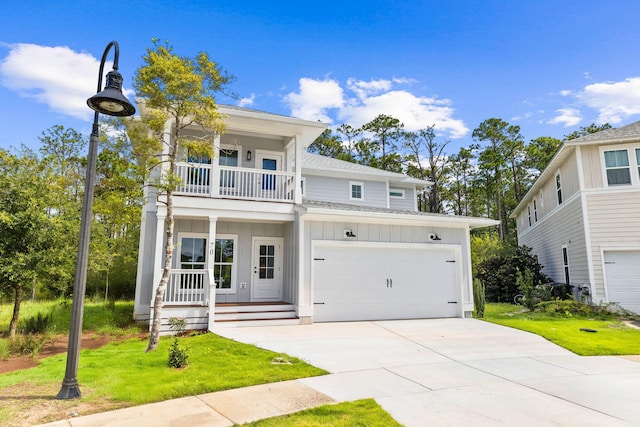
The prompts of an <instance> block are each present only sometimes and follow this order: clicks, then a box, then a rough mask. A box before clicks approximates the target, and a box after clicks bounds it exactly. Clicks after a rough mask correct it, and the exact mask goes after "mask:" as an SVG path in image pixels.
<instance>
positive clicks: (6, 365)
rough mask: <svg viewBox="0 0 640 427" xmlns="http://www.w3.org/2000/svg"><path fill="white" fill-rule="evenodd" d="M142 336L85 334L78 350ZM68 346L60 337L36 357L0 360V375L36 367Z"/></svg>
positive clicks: (65, 338)
mask: <svg viewBox="0 0 640 427" xmlns="http://www.w3.org/2000/svg"><path fill="white" fill-rule="evenodd" d="M144 336H146V334H138V335H128V336H123V337H113V336H109V335H99V334H96V333H85V334H82V339H81V343H80V349H82V350H85V349H95V348H100V347H102V346H105V345H107V344H109V343H110V342H114V341H122V340H125V339H129V338H137V337H140V338H142V337H144ZM68 344H69V337H68V336H66V335H60V336H58V337H56V338H55V339H54V341H53V342H51V343H49V344H47V345H45V347H44V348H43V349H42V350H41V351H40V354H39V355H38V356H36V357H31V356H14V357H10V358H9V359H7V360H0V374H4V373H7V372H13V371H19V370H21V369H28V368H33V367H35V366H38V362H39V361H40V359H44V358H45V357H49V356H54V355H56V354H60V353H66V352H67V346H68Z"/></svg>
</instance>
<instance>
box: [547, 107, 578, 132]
mask: <svg viewBox="0 0 640 427" xmlns="http://www.w3.org/2000/svg"><path fill="white" fill-rule="evenodd" d="M556 113H558V115H557V116H555V117H554V118H553V119H551V120H549V121H548V122H547V123H548V124H551V125H556V124H564V127H569V126H575V125H577V124H578V123H580V121H581V120H582V115H581V114H580V110H577V109H575V108H560V109H558V110H556Z"/></svg>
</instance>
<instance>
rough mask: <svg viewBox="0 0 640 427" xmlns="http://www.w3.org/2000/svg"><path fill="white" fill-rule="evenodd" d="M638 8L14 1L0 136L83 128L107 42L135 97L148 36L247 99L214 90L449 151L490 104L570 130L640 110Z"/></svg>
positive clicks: (1, 86)
mask: <svg viewBox="0 0 640 427" xmlns="http://www.w3.org/2000/svg"><path fill="white" fill-rule="evenodd" d="M638 22H640V2H637V1H634V0H618V1H616V0H612V1H610V2H602V1H592V0H584V1H579V2H578V1H562V0H554V1H547V0H540V1H531V0H529V1H520V0H511V1H509V0H504V1H495V0H483V1H475V0H469V1H462V0H443V1H353V2H350V1H340V2H336V1H333V0H326V1H324V2H313V3H312V2H293V1H292V2H286V1H278V0H270V1H241V0H239V1H234V2H230V1H225V2H222V1H180V0H174V1H171V2H167V1H131V2H128V4H125V2H113V3H109V2H107V3H105V2H95V1H86V2H74V1H48V2H36V1H28V0H26V1H20V2H11V3H10V4H9V5H5V7H4V8H3V13H2V15H1V16H0V117H2V118H3V119H2V123H3V126H2V131H1V132H0V147H2V148H10V147H18V146H20V145H21V144H25V145H27V146H30V147H34V148H37V147H38V146H39V142H38V139H37V138H38V136H39V135H40V134H41V133H42V132H43V131H45V130H46V129H48V128H50V127H51V126H53V125H56V124H61V125H64V126H67V127H72V128H74V129H76V130H78V131H80V132H82V133H85V134H87V135H88V134H89V133H90V127H91V121H92V118H93V116H92V112H91V110H89V109H88V107H86V103H85V102H86V98H88V97H90V96H91V95H93V94H94V93H95V90H96V85H97V73H98V66H99V61H100V58H101V56H102V53H103V51H104V49H105V47H106V45H107V44H108V43H109V42H110V41H111V40H116V41H117V42H118V43H119V46H120V58H119V65H120V71H121V73H122V75H123V77H124V85H125V88H126V89H128V90H129V91H128V94H129V97H130V99H132V98H133V96H132V95H133V92H132V79H133V74H134V72H135V70H136V68H138V67H140V66H141V65H142V59H141V57H142V55H143V54H144V52H145V49H146V48H147V47H150V46H151V39H152V38H154V37H158V38H160V39H162V40H168V41H169V42H170V43H171V44H172V45H173V47H174V50H175V52H176V53H178V54H180V55H187V56H193V55H195V54H196V53H197V52H199V51H205V52H207V53H209V55H210V57H211V58H213V59H214V60H215V61H216V62H218V63H219V64H220V65H221V66H222V67H223V68H225V69H226V70H227V71H228V72H229V73H231V74H233V75H235V76H236V78H237V81H236V83H234V84H233V86H232V89H233V90H234V91H235V92H237V93H238V94H239V95H240V96H241V99H239V100H231V99H224V98H222V97H220V98H219V99H218V102H220V103H230V104H234V105H243V106H246V107H249V108H254V109H258V110H263V111H268V112H272V113H278V114H285V115H293V116H296V117H301V118H305V119H310V120H318V119H320V120H323V121H327V122H329V123H330V124H331V125H332V126H334V127H335V126H338V125H340V124H342V123H349V124H351V125H353V126H360V125H362V124H363V123H365V122H367V121H369V120H371V119H373V118H374V117H375V116H376V115H378V114H380V113H384V114H389V115H392V116H394V117H397V118H399V119H400V120H401V121H402V122H404V123H405V125H406V127H407V128H408V129H420V128H425V127H427V126H430V125H435V126H436V129H437V132H438V135H440V137H441V138H443V139H444V138H446V139H450V140H451V144H450V146H449V150H448V151H449V153H453V152H456V151H457V149H458V148H459V147H461V146H468V145H469V144H470V143H471V142H472V138H471V132H472V131H473V129H474V128H476V127H477V126H478V125H479V124H480V123H481V122H482V121H483V120H485V119H488V118H491V117H499V118H502V119H503V120H506V121H508V122H509V123H511V124H516V125H519V126H520V127H521V132H522V134H523V136H524V137H525V140H526V141H529V140H530V139H533V138H536V137H539V136H553V137H557V138H562V137H563V136H564V135H566V134H568V133H571V132H572V131H574V130H576V129H578V128H579V127H580V126H587V125H589V124H590V123H593V122H595V123H603V122H609V123H611V124H612V125H613V126H615V127H617V126H621V125H625V124H628V123H632V122H634V121H637V120H640V43H639V42H640V25H638ZM112 58H113V51H112V52H111V53H110V54H109V57H108V59H109V60H112ZM108 69H110V67H108V68H107V70H108Z"/></svg>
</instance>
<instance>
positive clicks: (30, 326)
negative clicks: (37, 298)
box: [18, 310, 55, 334]
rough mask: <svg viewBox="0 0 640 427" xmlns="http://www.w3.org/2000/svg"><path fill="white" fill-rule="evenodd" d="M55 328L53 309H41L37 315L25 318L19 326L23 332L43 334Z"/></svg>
mask: <svg viewBox="0 0 640 427" xmlns="http://www.w3.org/2000/svg"><path fill="white" fill-rule="evenodd" d="M54 329H55V323H54V315H53V310H49V311H48V312H42V311H39V312H38V313H37V314H36V315H34V316H30V317H27V318H25V319H24V320H23V321H22V324H21V325H19V326H18V330H19V331H20V333H21V334H43V333H45V332H52V331H53V330H54Z"/></svg>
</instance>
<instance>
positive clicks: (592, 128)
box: [564, 123, 611, 141]
mask: <svg viewBox="0 0 640 427" xmlns="http://www.w3.org/2000/svg"><path fill="white" fill-rule="evenodd" d="M607 129H611V125H610V124H609V123H605V124H602V125H597V124H595V123H591V124H590V125H589V126H581V127H580V129H579V130H577V131H575V132H572V133H570V134H569V135H565V136H564V139H565V141H570V140H572V139H577V138H582V137H583V136H587V135H589V134H591V133H596V132H600V131H603V130H607Z"/></svg>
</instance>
